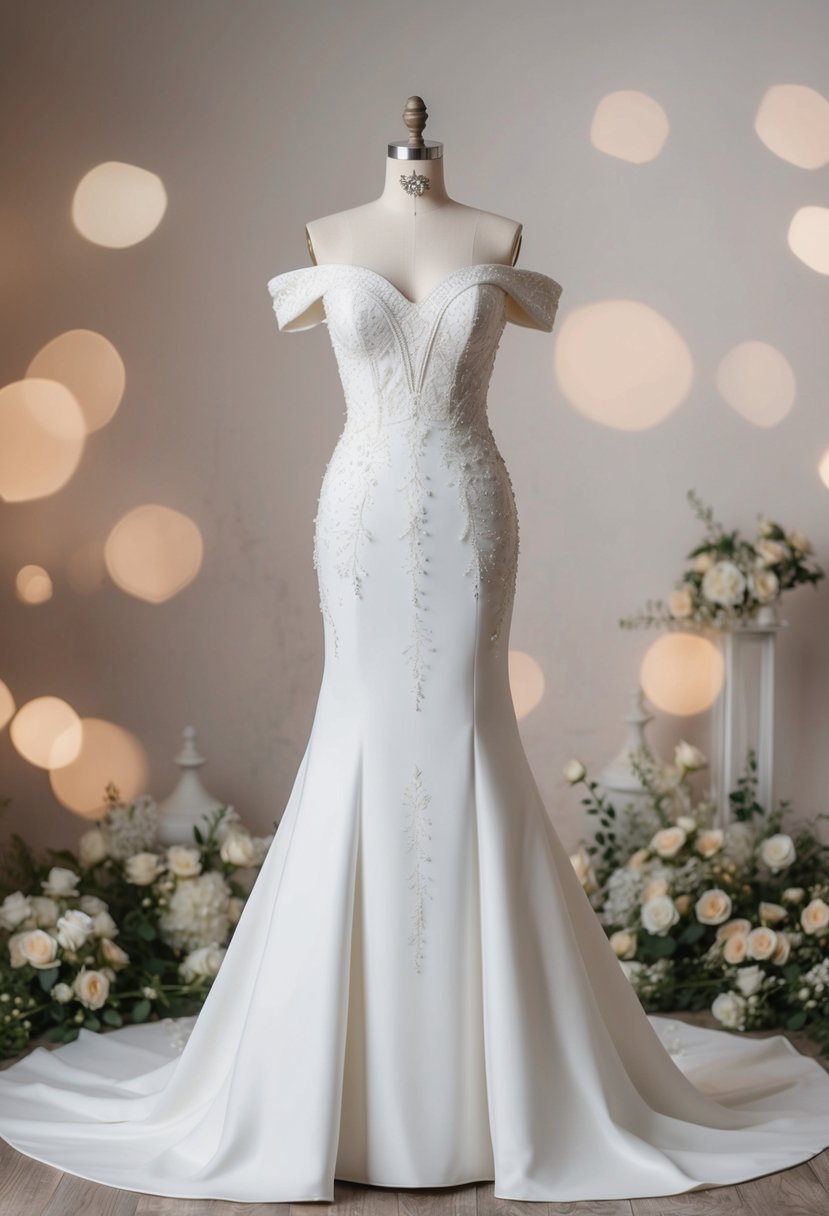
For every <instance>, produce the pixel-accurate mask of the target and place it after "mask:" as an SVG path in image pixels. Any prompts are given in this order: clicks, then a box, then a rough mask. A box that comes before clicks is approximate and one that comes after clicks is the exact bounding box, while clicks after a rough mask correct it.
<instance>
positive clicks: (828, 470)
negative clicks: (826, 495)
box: [817, 448, 829, 490]
mask: <svg viewBox="0 0 829 1216" xmlns="http://www.w3.org/2000/svg"><path fill="white" fill-rule="evenodd" d="M817 471H818V473H819V474H820V480H821V481H822V482H823V484H824V485H825V486H826V488H827V490H829V448H827V449H826V451H825V452H824V453H823V455H822V456H821V458H820V463H819V465H818V467H817Z"/></svg>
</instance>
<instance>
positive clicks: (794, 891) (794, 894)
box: [783, 887, 806, 904]
mask: <svg viewBox="0 0 829 1216" xmlns="http://www.w3.org/2000/svg"><path fill="white" fill-rule="evenodd" d="M805 894H806V892H805V890H804V889H803V887H786V890H785V891H784V892H783V898H784V899H785V901H786V903H788V904H799V903H801V902H802V900H803V897H804V895H805Z"/></svg>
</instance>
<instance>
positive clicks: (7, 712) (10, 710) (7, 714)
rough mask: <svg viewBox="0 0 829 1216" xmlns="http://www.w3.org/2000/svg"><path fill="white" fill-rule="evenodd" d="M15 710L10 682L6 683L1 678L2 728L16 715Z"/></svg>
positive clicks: (0, 727)
mask: <svg viewBox="0 0 829 1216" xmlns="http://www.w3.org/2000/svg"><path fill="white" fill-rule="evenodd" d="M14 710H15V704H14V697H13V696H12V694H11V690H10V688H9V686H8V684H4V682H3V681H2V680H0V730H2V729H3V727H4V726H5V725H6V723H7V722H10V721H11V719H12V717H13V716H14Z"/></svg>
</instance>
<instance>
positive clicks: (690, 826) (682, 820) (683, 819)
mask: <svg viewBox="0 0 829 1216" xmlns="http://www.w3.org/2000/svg"><path fill="white" fill-rule="evenodd" d="M676 826H677V827H678V828H682V830H683V832H685V834H686V836H690V835H691V833H692V832H695V831H696V830H697V821H696V819H694V817H693V815H677V819H676Z"/></svg>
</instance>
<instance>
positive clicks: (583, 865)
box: [570, 845, 596, 892]
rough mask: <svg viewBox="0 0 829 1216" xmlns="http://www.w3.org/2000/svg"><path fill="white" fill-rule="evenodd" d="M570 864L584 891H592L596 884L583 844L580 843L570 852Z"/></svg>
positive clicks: (588, 856)
mask: <svg viewBox="0 0 829 1216" xmlns="http://www.w3.org/2000/svg"><path fill="white" fill-rule="evenodd" d="M570 864H571V866H572V867H573V869H574V870H575V872H576V876H577V877H578V880H579V882H580V883H581V885H582V886H583V887H584V889H585V891H588V892H590V891H592V890H593V888H594V887H595V884H596V875H595V873H594V872H593V863H592V862H591V860H590V855H589V854H588V852H587V850H586V849H585V847H584V845H580V846H579V848H578V849H577V850H576V852H575V853H571V854H570Z"/></svg>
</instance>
